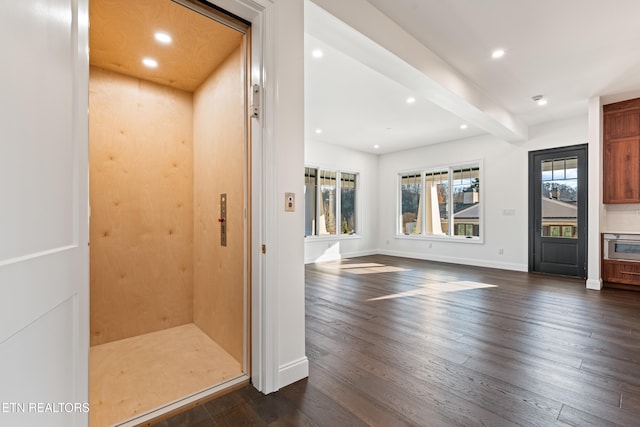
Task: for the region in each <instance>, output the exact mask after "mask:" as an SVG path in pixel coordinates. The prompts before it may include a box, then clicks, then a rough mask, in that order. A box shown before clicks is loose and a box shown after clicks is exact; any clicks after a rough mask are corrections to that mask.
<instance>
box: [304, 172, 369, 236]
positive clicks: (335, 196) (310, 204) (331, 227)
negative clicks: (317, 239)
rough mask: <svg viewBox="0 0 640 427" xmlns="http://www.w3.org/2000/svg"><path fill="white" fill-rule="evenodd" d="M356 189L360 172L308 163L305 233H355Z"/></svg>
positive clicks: (326, 234)
mask: <svg viewBox="0 0 640 427" xmlns="http://www.w3.org/2000/svg"><path fill="white" fill-rule="evenodd" d="M357 191H358V174H357V173H352V172H340V171H330V170H324V169H319V168H312V167H305V168H304V194H305V195H304V217H305V221H304V235H305V237H309V236H331V235H351V234H355V233H356V231H357V209H356V207H357V206H356V204H357Z"/></svg>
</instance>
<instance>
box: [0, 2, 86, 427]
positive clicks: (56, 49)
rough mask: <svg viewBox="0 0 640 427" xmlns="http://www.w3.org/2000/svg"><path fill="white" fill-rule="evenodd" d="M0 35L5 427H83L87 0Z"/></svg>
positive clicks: (32, 15) (51, 9)
mask: <svg viewBox="0 0 640 427" xmlns="http://www.w3.org/2000/svg"><path fill="white" fill-rule="evenodd" d="M0 31H1V32H2V34H1V35H2V37H0V51H1V52H2V55H3V60H2V66H1V67H0V93H2V96H0V427H4V426H21V427H28V426H61V427H62V426H65V427H69V426H86V425H87V424H88V416H87V413H86V412H87V410H88V407H87V405H86V402H87V401H88V350H89V336H88V330H89V324H88V323H89V316H88V309H89V307H88V305H89V302H88V301H89V299H88V292H89V283H88V282H89V278H88V263H89V261H88V247H87V242H88V233H87V232H88V212H87V211H88V193H87V191H88V182H87V176H88V175H87V166H88V160H87V159H88V156H87V153H88V129H87V123H88V120H87V108H88V38H87V37H88V0H30V1H4V2H2V3H0Z"/></svg>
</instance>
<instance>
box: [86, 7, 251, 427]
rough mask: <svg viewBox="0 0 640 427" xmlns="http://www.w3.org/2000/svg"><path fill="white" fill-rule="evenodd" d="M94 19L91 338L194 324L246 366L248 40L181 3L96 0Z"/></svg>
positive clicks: (123, 338) (114, 338)
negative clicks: (158, 36)
mask: <svg viewBox="0 0 640 427" xmlns="http://www.w3.org/2000/svg"><path fill="white" fill-rule="evenodd" d="M90 19H91V55H90V62H91V69H90V119H89V124H90V126H89V129H90V136H89V139H90V204H91V219H90V266H91V280H90V283H91V285H90V286H91V313H90V318H91V320H90V321H91V325H90V330H91V345H92V347H98V346H100V347H102V346H104V345H112V347H110V348H111V350H109V351H120V350H113V349H115V348H117V347H113V346H116V345H120V344H119V343H124V344H126V343H127V340H129V339H133V338H134V337H138V336H141V335H145V334H150V335H149V336H153V334H156V333H160V332H161V331H163V330H169V329H171V330H172V331H173V332H171V333H168V334H167V335H166V336H171V335H172V334H174V335H175V334H176V333H177V332H176V331H179V330H180V328H184V327H185V325H195V326H196V327H197V328H198V329H199V330H200V331H202V332H204V334H206V335H207V336H208V337H209V338H210V339H211V340H213V341H214V342H215V344H216V345H217V346H219V347H220V348H222V349H223V350H224V351H225V352H226V353H228V355H230V356H231V357H232V358H233V360H235V361H236V362H237V365H238V367H239V369H242V365H243V363H244V362H245V339H246V336H247V334H245V330H244V328H245V327H246V322H245V318H244V316H245V308H246V304H245V270H246V267H245V261H244V258H245V242H246V234H245V221H246V219H245V176H246V173H247V172H246V136H245V120H246V108H245V79H244V76H245V67H246V64H245V61H244V48H243V40H244V36H243V34H242V33H240V32H238V31H235V30H232V29H230V28H228V27H225V26H223V25H221V24H218V23H216V22H214V21H212V20H210V19H209V18H206V17H203V16H201V15H199V14H197V13H194V12H192V11H190V10H188V9H186V8H184V7H182V6H180V5H176V4H175V3H173V2H171V1H169V0H163V1H157V0H141V1H136V2H123V1H122V0H93V1H92V2H91V9H90ZM155 29H163V30H165V31H171V32H172V35H173V37H174V43H173V44H174V45H175V46H156V45H154V44H153V43H151V45H150V46H152V47H151V49H152V50H153V51H154V52H152V54H153V55H155V56H156V57H157V58H158V62H159V66H158V68H157V69H156V70H151V71H149V70H146V69H144V68H142V67H141V66H140V65H139V64H140V59H141V58H142V56H144V55H146V54H147V53H146V52H145V51H144V49H145V43H146V42H144V39H145V38H148V39H153V30H155ZM185 42H186V43H185ZM170 48H173V50H174V53H173V54H171V55H169V53H168V52H167V50H168V49H170ZM165 66H166V67H168V68H171V70H167V68H164V67H165ZM221 193H226V194H228V202H227V210H228V213H227V223H226V224H225V225H226V227H227V230H228V237H227V246H226V247H222V246H221V245H220V226H219V223H218V214H219V203H220V194H221ZM172 328H175V329H172ZM188 331H190V332H189V333H190V334H192V330H190V329H189V330H188ZM157 336H161V335H157ZM116 343H117V344H116ZM105 349H106V347H105ZM103 353H105V354H108V351H106V350H105V351H103ZM92 354H93V353H92ZM96 354H97V352H96ZM110 357H112V356H110ZM145 363H146V362H145ZM166 363H173V361H167V362H166ZM225 363H226V362H225ZM227 365H229V364H228V363H227ZM230 365H233V363H231V364H230ZM225 369H226V368H225ZM92 375H93V373H92ZM92 387H93V386H92ZM199 387H200V386H199ZM176 397H180V396H176ZM176 397H174V399H175V398H176ZM161 403H164V402H161ZM93 406H94V402H92V409H93ZM148 409H152V408H148ZM140 410H141V409H140V408H139V407H138V408H137V409H136V411H140ZM110 422H111V421H110ZM92 425H93V424H92Z"/></svg>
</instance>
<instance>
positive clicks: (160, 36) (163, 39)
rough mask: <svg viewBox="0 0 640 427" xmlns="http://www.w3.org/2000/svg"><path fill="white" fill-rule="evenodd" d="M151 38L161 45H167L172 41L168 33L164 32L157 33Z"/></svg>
mask: <svg viewBox="0 0 640 427" xmlns="http://www.w3.org/2000/svg"><path fill="white" fill-rule="evenodd" d="M153 36H154V37H155V39H156V40H157V41H159V42H160V43H162V44H169V43H171V42H172V41H173V38H172V37H171V36H170V35H169V33H165V32H164V31H158V32H156V33H155V34H154V35H153Z"/></svg>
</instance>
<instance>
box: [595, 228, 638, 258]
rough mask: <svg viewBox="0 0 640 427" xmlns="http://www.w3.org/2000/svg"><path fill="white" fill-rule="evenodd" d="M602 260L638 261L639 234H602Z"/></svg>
mask: <svg viewBox="0 0 640 427" xmlns="http://www.w3.org/2000/svg"><path fill="white" fill-rule="evenodd" d="M604 259H614V260H615V259H619V260H624V261H640V234H615V233H605V234H604Z"/></svg>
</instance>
